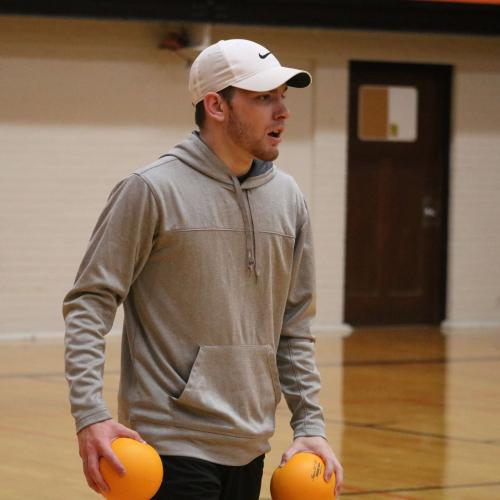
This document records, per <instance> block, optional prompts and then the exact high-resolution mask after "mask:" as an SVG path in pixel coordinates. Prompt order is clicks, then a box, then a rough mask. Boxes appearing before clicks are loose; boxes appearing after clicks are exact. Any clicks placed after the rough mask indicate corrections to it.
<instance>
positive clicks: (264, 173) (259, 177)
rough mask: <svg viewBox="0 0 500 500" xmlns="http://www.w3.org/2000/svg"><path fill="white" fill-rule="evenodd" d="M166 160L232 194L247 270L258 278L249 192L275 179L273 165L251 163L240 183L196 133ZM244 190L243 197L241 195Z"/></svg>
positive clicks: (267, 162)
mask: <svg viewBox="0 0 500 500" xmlns="http://www.w3.org/2000/svg"><path fill="white" fill-rule="evenodd" d="M167 156H173V157H174V158H177V159H178V160H179V161H181V162H182V163H184V164H185V165H187V166H189V167H191V168H193V169H194V170H196V171H198V172H199V173H200V174H202V175H206V176H207V177H210V178H211V179H214V180H215V181H217V182H220V183H221V184H223V185H224V187H226V188H227V189H229V190H231V191H234V193H235V196H236V201H237V203H238V207H239V209H240V212H241V216H242V218H243V225H244V228H245V244H246V256H247V267H248V270H249V271H250V272H252V273H254V275H255V277H256V278H257V277H258V276H259V271H258V268H257V256H256V248H257V244H256V239H257V233H256V231H255V226H254V221H253V216H252V207H251V205H250V200H249V197H248V190H250V189H256V188H258V187H259V186H262V185H263V184H266V183H268V182H269V181H270V180H272V179H273V178H274V176H275V175H276V167H275V166H274V164H273V162H271V161H263V160H254V161H253V163H252V166H251V169H250V172H249V175H248V177H247V178H246V179H245V180H244V181H243V182H242V183H240V181H239V179H238V177H237V176H235V175H234V174H233V173H232V172H231V171H230V170H229V168H228V167H227V165H226V164H225V163H224V162H223V161H222V160H221V159H220V158H219V157H218V156H217V155H216V154H215V153H214V152H213V151H212V150H211V149H210V148H209V147H208V146H207V145H206V144H205V143H204V142H203V141H202V140H201V137H200V134H199V133H198V132H196V131H194V132H193V133H192V134H191V135H190V136H189V137H188V138H187V139H185V140H184V141H183V142H181V143H180V144H178V145H177V146H175V147H174V148H172V149H171V150H170V151H169V152H168V153H166V154H165V155H163V157H167ZM244 190H245V191H246V194H245V193H244V192H243V191H244Z"/></svg>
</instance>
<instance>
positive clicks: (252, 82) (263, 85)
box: [231, 66, 312, 92]
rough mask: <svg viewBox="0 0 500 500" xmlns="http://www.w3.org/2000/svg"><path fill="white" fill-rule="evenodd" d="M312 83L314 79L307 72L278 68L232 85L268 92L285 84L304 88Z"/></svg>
mask: <svg viewBox="0 0 500 500" xmlns="http://www.w3.org/2000/svg"><path fill="white" fill-rule="evenodd" d="M311 81H312V77H311V75H310V74H309V73H308V72H307V71H303V70H301V69H294V68H285V67H283V66H277V67H274V68H270V69H268V70H266V71H261V72H260V73H257V74H256V75H252V76H250V77H248V78H243V79H242V80H239V81H237V82H234V83H232V84H231V85H232V86H233V87H237V88H239V89H243V90H252V91H254V92H267V91H269V90H273V89H275V88H278V87H279V86H281V85H283V84H285V83H286V84H287V85H289V86H290V87H296V88H304V87H307V86H309V85H310V83H311Z"/></svg>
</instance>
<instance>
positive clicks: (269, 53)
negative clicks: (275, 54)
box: [259, 52, 271, 59]
mask: <svg viewBox="0 0 500 500" xmlns="http://www.w3.org/2000/svg"><path fill="white" fill-rule="evenodd" d="M270 55H271V52H268V53H267V54H260V53H259V57H260V58H261V59H265V58H266V57H267V56H270Z"/></svg>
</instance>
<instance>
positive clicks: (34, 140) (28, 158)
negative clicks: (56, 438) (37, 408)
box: [0, 16, 500, 338]
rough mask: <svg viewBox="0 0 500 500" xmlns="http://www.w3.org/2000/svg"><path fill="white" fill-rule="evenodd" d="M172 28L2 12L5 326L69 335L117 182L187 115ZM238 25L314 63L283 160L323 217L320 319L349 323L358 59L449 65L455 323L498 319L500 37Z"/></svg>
mask: <svg viewBox="0 0 500 500" xmlns="http://www.w3.org/2000/svg"><path fill="white" fill-rule="evenodd" d="M165 30H166V28H165V26H163V25H162V24H160V23H144V22H119V21H95V20H67V19H66V20H63V19H37V18H17V17H7V16H5V17H0V234H1V235H2V242H1V245H0V282H1V284H2V287H1V289H0V338H7V337H9V338H10V337H11V336H12V335H20V334H26V333H28V334H40V333H43V332H49V333H51V332H52V333H56V334H61V335H62V329H63V325H62V319H61V314H60V309H61V300H62V297H63V295H64V293H65V292H66V291H67V289H68V288H69V287H70V286H71V283H72V280H73V278H74V275H75V272H76V269H77V266H78V263H79V261H80V259H81V257H82V254H83V251H84V248H85V245H86V242H87V240H88V237H89V234H90V231H91V230H92V227H93V225H94V223H95V220H96V217H97V215H98V213H99V211H100V210H101V208H102V206H103V203H104V201H105V198H106V196H107V194H108V192H109V190H110V189H111V187H112V186H113V185H114V184H115V183H116V182H117V181H118V180H119V179H120V178H121V177H123V176H124V175H127V174H128V173H129V172H130V171H132V170H134V169H136V168H138V167H139V166H141V165H144V164H147V163H148V162H150V161H151V160H152V159H154V158H155V157H157V156H158V155H159V154H161V153H162V152H164V151H166V150H167V149H168V148H169V147H170V146H171V145H172V144H174V143H176V142H178V141H179V140H180V139H182V138H183V137H184V136H185V135H186V134H187V133H188V132H189V131H190V130H191V129H192V128H193V123H192V108H191V106H190V105H189V104H188V102H189V97H188V94H187V90H186V83H185V82H186V78H187V69H186V66H185V63H184V62H183V61H181V60H180V59H179V58H177V57H176V56H175V55H173V54H171V53H169V52H167V51H161V50H158V49H157V45H158V41H159V40H160V37H161V34H162V33H164V32H165ZM20 34H22V36H21V35H20ZM236 36H237V37H247V38H253V39H255V40H258V41H261V42H262V43H264V44H266V45H267V46H268V47H269V48H271V50H274V51H275V52H277V53H278V54H279V55H280V58H281V59H282V62H284V63H285V64H288V65H300V66H303V67H306V68H308V69H310V70H311V71H312V72H313V75H314V79H315V84H314V86H313V87H312V88H311V89H307V90H305V91H295V92H293V91H291V92H290V108H291V110H292V119H291V121H290V127H289V130H288V133H287V138H286V140H285V143H284V145H283V148H282V154H281V155H280V158H279V160H278V164H279V165H280V166H281V167H282V168H284V169H285V170H288V171H290V172H291V173H292V174H293V175H294V176H295V177H296V178H297V180H298V182H299V184H300V185H301V187H302V188H303V190H304V192H305V193H306V195H307V197H308V200H309V204H310V207H311V211H312V214H313V224H314V231H315V243H316V256H317V262H318V321H317V328H318V330H320V331H321V330H328V331H331V330H337V331H345V327H344V326H343V318H342V307H343V279H344V277H343V273H344V233H345V187H346V147H347V145H346V125H347V85H348V61H349V60H351V59H373V60H397V61H408V62H425V63H429V62H435V63H443V64H452V65H453V66H454V68H455V81H454V89H453V90H454V101H453V103H454V104H453V120H452V123H453V136H452V151H451V153H452V157H451V166H450V168H451V184H450V191H451V200H450V203H451V214H450V239H449V279H448V300H447V302H448V314H447V323H446V324H447V325H448V326H449V327H452V328H459V327H461V326H462V327H465V326H469V327H470V326H481V325H493V326H495V325H497V326H498V325H500V252H499V248H500V234H499V231H498V228H497V226H498V221H499V220H500V202H499V196H498V192H499V191H500V141H499V140H498V138H499V132H500V111H499V107H498V102H500V39H498V38H481V37H459V36H450V35H446V36H430V35H425V36H424V35H416V34H383V33H356V32H330V31H321V30H311V31H306V30H291V29H275V30H272V29H269V28H250V27H246V28H242V27H232V26H224V27H222V26H221V27H216V28H214V39H219V38H228V37H236ZM375 42H376V43H375Z"/></svg>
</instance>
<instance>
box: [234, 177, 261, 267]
mask: <svg viewBox="0 0 500 500" xmlns="http://www.w3.org/2000/svg"><path fill="white" fill-rule="evenodd" d="M232 180H233V186H234V191H235V193H236V201H237V202H238V206H239V208H240V211H241V215H242V217H243V226H244V230H245V242H246V256H247V267H248V270H249V271H250V272H252V271H253V273H254V274H255V277H258V276H259V273H258V271H257V262H256V259H255V247H256V245H255V239H256V238H255V236H256V235H255V227H254V224H253V219H252V212H251V209H250V202H249V201H248V198H247V203H245V199H244V194H243V190H242V189H241V186H240V181H239V180H238V178H237V177H234V176H232Z"/></svg>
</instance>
